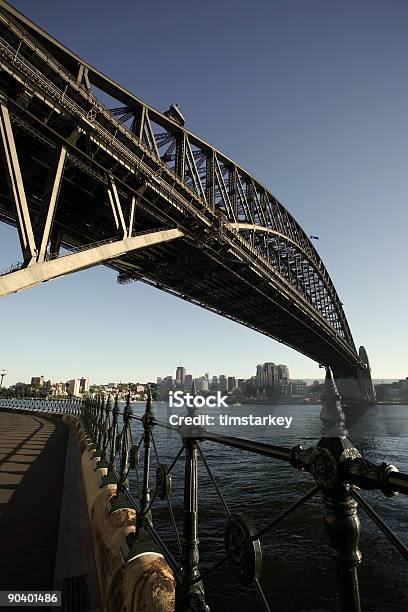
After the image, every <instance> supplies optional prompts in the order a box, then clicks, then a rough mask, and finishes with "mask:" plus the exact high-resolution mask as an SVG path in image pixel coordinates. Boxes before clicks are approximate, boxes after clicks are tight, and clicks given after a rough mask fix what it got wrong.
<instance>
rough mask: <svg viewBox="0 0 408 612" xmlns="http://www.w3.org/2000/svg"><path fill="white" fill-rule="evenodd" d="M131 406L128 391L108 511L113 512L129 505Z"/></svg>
mask: <svg viewBox="0 0 408 612" xmlns="http://www.w3.org/2000/svg"><path fill="white" fill-rule="evenodd" d="M132 415H133V411H132V406H131V405H130V392H129V395H128V398H127V400H126V406H125V409H124V411H123V430H122V436H121V456H120V473H119V480H118V485H117V489H116V495H115V496H114V498H113V500H112V501H111V503H110V511H111V512H114V511H115V510H119V509H120V508H129V507H131V504H130V501H129V499H128V496H127V495H126V493H125V491H126V489H128V485H129V483H128V473H129V439H130V426H131V422H132Z"/></svg>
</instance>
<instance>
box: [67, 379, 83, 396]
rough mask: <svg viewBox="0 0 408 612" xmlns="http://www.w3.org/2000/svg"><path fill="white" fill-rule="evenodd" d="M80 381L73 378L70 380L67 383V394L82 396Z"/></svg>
mask: <svg viewBox="0 0 408 612" xmlns="http://www.w3.org/2000/svg"><path fill="white" fill-rule="evenodd" d="M80 383H81V381H80V379H79V378H73V379H72V380H69V381H68V383H67V392H68V395H75V396H77V395H79V394H80V390H79V388H80Z"/></svg>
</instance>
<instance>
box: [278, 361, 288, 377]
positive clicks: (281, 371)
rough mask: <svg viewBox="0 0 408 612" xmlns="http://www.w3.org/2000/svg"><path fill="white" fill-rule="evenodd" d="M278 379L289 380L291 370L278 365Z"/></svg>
mask: <svg viewBox="0 0 408 612" xmlns="http://www.w3.org/2000/svg"><path fill="white" fill-rule="evenodd" d="M278 377H279V378H280V379H281V380H289V368H288V366H286V365H282V364H281V363H280V364H279V365H278Z"/></svg>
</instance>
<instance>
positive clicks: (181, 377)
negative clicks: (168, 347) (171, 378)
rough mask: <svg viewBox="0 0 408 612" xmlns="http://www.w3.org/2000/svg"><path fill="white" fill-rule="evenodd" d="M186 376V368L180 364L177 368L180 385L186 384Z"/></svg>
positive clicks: (177, 379)
mask: <svg viewBox="0 0 408 612" xmlns="http://www.w3.org/2000/svg"><path fill="white" fill-rule="evenodd" d="M185 378H186V368H183V366H178V367H177V370H176V383H178V384H179V385H184V381H185Z"/></svg>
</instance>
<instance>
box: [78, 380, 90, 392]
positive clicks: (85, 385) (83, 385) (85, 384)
mask: <svg viewBox="0 0 408 612" xmlns="http://www.w3.org/2000/svg"><path fill="white" fill-rule="evenodd" d="M88 391H89V378H80V379H79V392H80V393H88Z"/></svg>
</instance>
